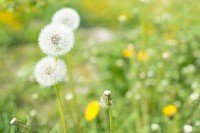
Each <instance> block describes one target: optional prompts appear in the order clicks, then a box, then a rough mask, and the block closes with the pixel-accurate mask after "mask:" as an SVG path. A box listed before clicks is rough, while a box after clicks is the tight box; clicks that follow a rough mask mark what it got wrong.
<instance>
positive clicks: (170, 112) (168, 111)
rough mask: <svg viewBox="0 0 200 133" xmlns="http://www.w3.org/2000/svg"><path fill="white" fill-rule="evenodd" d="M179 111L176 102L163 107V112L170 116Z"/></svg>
mask: <svg viewBox="0 0 200 133" xmlns="http://www.w3.org/2000/svg"><path fill="white" fill-rule="evenodd" d="M177 111H178V109H177V107H176V106H175V105H174V104H170V105H167V106H165V107H164V108H163V114H164V115H165V116H168V117H172V116H173V115H175V114H176V113H177Z"/></svg>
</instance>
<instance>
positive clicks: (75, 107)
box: [66, 53, 81, 133]
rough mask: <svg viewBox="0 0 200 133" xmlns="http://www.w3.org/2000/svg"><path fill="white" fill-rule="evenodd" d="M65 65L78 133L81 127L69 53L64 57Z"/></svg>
mask: <svg viewBox="0 0 200 133" xmlns="http://www.w3.org/2000/svg"><path fill="white" fill-rule="evenodd" d="M66 63H67V68H68V78H69V82H70V83H71V87H70V89H71V92H72V94H73V99H72V102H73V107H74V110H76V112H75V113H76V114H74V115H75V116H76V123H77V130H78V132H79V133H80V132H81V125H80V115H79V107H78V102H77V96H76V90H75V83H74V76H73V70H72V64H71V55H70V53H68V54H67V56H66Z"/></svg>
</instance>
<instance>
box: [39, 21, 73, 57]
mask: <svg viewBox="0 0 200 133" xmlns="http://www.w3.org/2000/svg"><path fill="white" fill-rule="evenodd" d="M73 44H74V34H73V33H72V31H71V30H70V29H69V28H68V27H67V26H66V25H64V24H48V25H47V26H45V27H44V28H43V29H42V30H41V33H40V35H39V46H40V48H41V50H42V51H43V52H44V53H45V54H48V55H52V56H58V55H64V54H66V53H67V52H69V51H70V50H71V49H72V47H73Z"/></svg>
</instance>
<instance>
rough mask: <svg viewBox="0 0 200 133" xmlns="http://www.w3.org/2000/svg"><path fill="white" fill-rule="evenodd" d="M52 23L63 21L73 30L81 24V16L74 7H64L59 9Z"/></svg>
mask: <svg viewBox="0 0 200 133" xmlns="http://www.w3.org/2000/svg"><path fill="white" fill-rule="evenodd" d="M52 23H62V24H65V25H67V26H68V27H69V28H70V29H71V30H72V31H74V30H76V29H77V28H78V27H79V25H80V16H79V14H78V13H77V11H75V10H74V9H72V8H62V9H60V10H58V11H57V12H56V13H55V14H54V15H53V17H52Z"/></svg>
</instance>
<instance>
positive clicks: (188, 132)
mask: <svg viewBox="0 0 200 133" xmlns="http://www.w3.org/2000/svg"><path fill="white" fill-rule="evenodd" d="M183 130H184V133H192V131H193V127H192V126H191V125H189V124H185V125H184V127H183Z"/></svg>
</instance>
